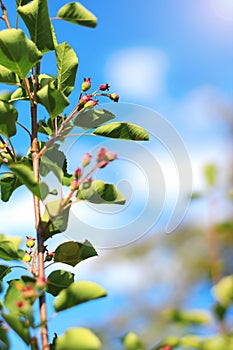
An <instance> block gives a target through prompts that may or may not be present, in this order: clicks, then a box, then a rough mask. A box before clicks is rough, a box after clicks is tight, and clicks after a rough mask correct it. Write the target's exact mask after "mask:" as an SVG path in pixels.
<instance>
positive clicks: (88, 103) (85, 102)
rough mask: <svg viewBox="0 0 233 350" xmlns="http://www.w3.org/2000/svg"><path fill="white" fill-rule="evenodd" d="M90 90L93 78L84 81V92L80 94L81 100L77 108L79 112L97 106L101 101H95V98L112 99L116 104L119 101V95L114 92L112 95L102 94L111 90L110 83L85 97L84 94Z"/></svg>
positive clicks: (102, 85)
mask: <svg viewBox="0 0 233 350" xmlns="http://www.w3.org/2000/svg"><path fill="white" fill-rule="evenodd" d="M90 88H91V78H88V79H86V78H84V81H83V83H82V92H81V94H80V98H79V102H78V108H77V109H78V111H80V110H85V109H87V108H90V107H94V106H95V105H97V103H98V102H99V100H96V99H93V97H96V96H105V97H108V98H110V99H111V100H112V101H114V102H118V101H119V95H118V94H117V93H115V92H114V93H111V94H110V93H103V92H102V91H108V90H109V89H110V86H109V85H108V83H105V84H101V85H100V87H99V88H98V89H97V90H96V91H95V92H93V93H92V94H86V95H83V93H84V92H87V91H88V90H90Z"/></svg>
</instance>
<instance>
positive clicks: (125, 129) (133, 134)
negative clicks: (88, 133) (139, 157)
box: [93, 122, 149, 141]
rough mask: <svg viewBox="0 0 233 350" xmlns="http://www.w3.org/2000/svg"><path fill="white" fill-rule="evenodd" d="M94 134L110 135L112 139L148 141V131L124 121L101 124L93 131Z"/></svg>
mask: <svg viewBox="0 0 233 350" xmlns="http://www.w3.org/2000/svg"><path fill="white" fill-rule="evenodd" d="M93 133H94V134H95V135H99V136H105V137H110V138H114V139H124V140H134V141H148V140H149V135H148V133H147V132H146V131H145V130H144V129H143V128H142V127H140V126H138V125H135V124H132V123H126V122H113V123H110V124H107V125H102V126H100V127H99V128H98V129H96V130H95V131H94V132H93Z"/></svg>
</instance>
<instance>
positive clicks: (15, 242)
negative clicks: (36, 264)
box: [0, 234, 24, 261]
mask: <svg viewBox="0 0 233 350" xmlns="http://www.w3.org/2000/svg"><path fill="white" fill-rule="evenodd" d="M20 242H21V239H17V238H15V237H8V236H4V235H2V234H0V258H1V259H3V260H6V261H8V260H22V257H23V256H24V251H23V250H22V249H19V245H20Z"/></svg>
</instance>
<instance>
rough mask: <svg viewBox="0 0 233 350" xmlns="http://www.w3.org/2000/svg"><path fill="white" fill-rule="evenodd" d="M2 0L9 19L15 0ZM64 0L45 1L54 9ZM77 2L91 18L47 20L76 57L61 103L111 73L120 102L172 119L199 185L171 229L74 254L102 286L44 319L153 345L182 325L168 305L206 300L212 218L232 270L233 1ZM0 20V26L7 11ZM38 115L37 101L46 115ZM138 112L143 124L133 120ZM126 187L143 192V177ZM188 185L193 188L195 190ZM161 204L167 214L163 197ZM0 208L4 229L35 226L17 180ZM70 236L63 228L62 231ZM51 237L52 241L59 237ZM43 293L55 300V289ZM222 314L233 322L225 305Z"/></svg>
mask: <svg viewBox="0 0 233 350" xmlns="http://www.w3.org/2000/svg"><path fill="white" fill-rule="evenodd" d="M4 3H5V5H6V7H7V9H8V11H9V15H10V20H11V21H12V23H13V22H14V20H15V19H14V15H12V14H13V13H14V10H15V8H14V2H13V1H12V0H5V1H4ZM65 3H66V1H62V0H61V1H60V0H59V1H49V8H50V14H51V16H52V17H54V16H55V15H56V13H57V11H58V9H59V8H60V7H61V6H62V5H64V4H65ZM82 4H83V5H85V6H86V7H87V8H88V9H90V10H91V11H92V12H93V13H95V14H96V16H97V17H98V20H99V23H98V26H97V28H96V29H94V30H92V29H88V28H85V27H78V26H75V25H72V24H69V23H65V22H62V21H59V20H55V21H54V22H53V24H54V27H55V29H56V32H57V39H58V42H63V41H67V42H68V43H69V44H70V45H71V46H72V47H73V48H74V49H75V51H76V53H77V55H78V58H79V70H78V75H77V86H76V88H75V89H74V91H73V92H72V95H71V97H70V101H71V105H70V107H68V108H67V114H68V113H69V111H71V110H72V107H73V106H74V105H75V103H76V102H77V96H79V92H80V84H81V82H82V80H83V78H84V77H91V78H92V82H93V86H96V87H98V86H99V85H100V84H102V83H105V82H108V83H109V84H110V85H111V88H112V90H113V91H116V92H117V93H118V94H119V95H120V101H121V102H123V103H132V104H137V105H141V106H144V107H145V108H149V109H150V110H153V111H155V113H159V114H160V115H161V116H163V117H164V118H165V119H166V120H167V121H168V122H170V123H171V124H172V127H173V128H174V130H176V132H177V133H178V134H179V137H180V139H181V140H183V142H184V145H185V147H186V149H187V152H188V155H189V159H190V162H191V167H192V174H193V176H192V179H191V182H192V186H193V192H194V195H193V196H192V197H193V200H192V201H191V204H190V205H189V207H188V210H187V213H186V216H185V218H184V220H183V221H182V223H181V224H180V225H179V226H178V228H176V230H175V231H174V232H172V234H170V235H167V234H165V229H164V227H163V225H162V226H156V224H155V225H154V226H153V227H152V228H151V229H150V230H149V231H148V232H147V234H146V235H144V236H143V237H142V238H141V239H138V240H137V241H136V242H134V243H132V244H130V245H127V246H124V247H121V248H117V249H116V248H115V249H98V253H99V256H98V257H96V258H92V260H88V261H85V262H83V263H81V264H80V265H78V266H77V267H76V268H75V269H74V270H75V273H76V274H77V279H86V280H91V281H94V282H97V283H100V284H102V285H103V286H104V287H105V288H106V289H107V291H108V297H107V298H105V299H103V300H99V301H95V302H90V303H87V304H83V305H81V306H79V307H77V308H74V309H72V310H70V311H67V312H64V314H63V313H61V314H60V315H58V316H57V317H56V318H53V317H52V318H51V325H50V330H51V332H56V333H57V334H58V335H59V334H62V333H63V332H64V330H65V329H66V328H67V327H72V326H86V327H89V328H91V329H92V330H94V331H95V332H97V333H98V334H100V336H101V337H102V339H104V342H105V344H106V347H105V348H106V349H116V350H117V349H121V345H120V337H121V336H123V335H124V334H125V333H126V332H128V331H131V330H133V331H135V332H137V333H138V334H139V335H140V336H141V337H142V339H144V341H145V342H146V343H147V344H148V345H150V346H152V345H154V344H156V342H158V341H159V340H160V339H161V338H162V337H163V336H165V335H177V334H178V335H179V334H185V332H186V331H187V328H185V327H181V326H177V325H176V324H174V323H167V319H166V317H165V315H164V310H165V309H166V308H169V307H177V308H180V307H182V308H185V309H192V308H194V309H202V310H211V308H212V305H213V302H214V301H213V294H212V291H211V286H212V282H211V278H210V276H211V274H210V271H211V259H210V257H209V256H210V254H211V247H210V245H209V241H208V232H209V230H210V229H213V227H214V230H215V233H216V235H215V236H216V242H217V260H218V263H219V264H221V270H222V273H223V275H228V274H230V273H232V268H233V259H232V247H233V239H232V230H233V229H232V227H233V225H232V220H231V217H232V204H231V196H232V155H233V154H232V117H233V65H232V62H233V40H232V32H233V1H232V0H205V1H201V0H196V1H194V0H174V1H169V0H155V1H152V0H148V1H139V0H134V1H132V0H129V1H123V0H119V1H117V2H112V1H107V0H102V1H101V2H100V1H99V2H96V1H94V0H86V1H85V0H84V1H82ZM20 25H22V23H21V22H20ZM0 26H1V29H3V27H4V23H3V21H2V23H0ZM53 59H54V56H53V54H47V58H46V61H45V63H44V65H42V71H43V72H44V73H49V74H56V66H55V63H54V61H53ZM2 89H9V86H7V87H6V86H2ZM17 107H18V108H19V111H20V120H21V121H23V122H24V121H25V120H26V118H27V115H28V113H29V111H28V106H27V104H26V103H25V102H20V103H18V105H17ZM45 115H46V112H45V110H43V109H42V110H41V118H43V117H44V116H45ZM138 118H140V117H138ZM141 118H143V116H141ZM126 119H127V116H126ZM134 122H135V123H137V122H138V124H141V125H143V121H142V120H140V119H138V120H137V119H135V121H134ZM152 132H155V131H154V130H152ZM27 142H28V140H27V136H25V134H23V132H22V131H20V132H19V136H17V137H16V138H13V143H14V145H15V147H16V149H19V150H20V151H21V152H24V151H25V150H26V149H27V147H28V143H27ZM85 142H86V141H84V146H82V147H81V151H80V153H79V152H77V158H78V159H77V160H76V159H75V158H74V156H72V162H75V161H77V163H78V161H79V159H80V156H81V153H82V151H83V150H84V151H85V149H86V148H87V147H89V146H88V144H86V143H85ZM91 146H92V147H93V145H91ZM86 150H88V149H86ZM165 153H166V152H165ZM153 156H154V157H155V158H156V154H153ZM164 157H166V155H164ZM160 158H161V154H160ZM208 164H212V165H213V166H212V170H213V169H215V168H216V171H214V172H215V176H214V177H215V178H216V181H214V183H213V186H210V183H209V182H208V176H205V171H204V169H205V167H206V165H208ZM77 165H78V164H77ZM116 167H117V163H116ZM210 168H211V167H210ZM171 169H173V168H172V166H171V168H170V163H169V162H168V164H167V165H166V171H165V172H163V176H164V179H165V180H166V181H168V183H169V184H170V187H169V188H170V190H171V192H172V190H173V187H174V186H175V182H173V179H171V178H172V177H173V175H172V174H173V173H172V170H171ZM106 171H107V173H103V176H106V177H107V178H108V179H109V180H111V176H112V178H113V179H114V176H113V173H114V169H113V168H112V170H111V168H109V169H108V170H106ZM111 171H112V173H111ZM170 171H171V172H170ZM125 172H126V171H125ZM130 176H133V174H130ZM155 179H156V177H155ZM117 181H119V179H117ZM133 190H134V191H138V192H140V188H138V189H137V188H135V187H134V188H133ZM167 191H168V197H169V190H167ZM230 191H231V194H230ZM186 195H187V198H188V197H191V193H186ZM194 198H195V199H194ZM144 200H145V199H144ZM164 212H165V215H166V206H165V208H164ZM25 213H27V215H26V216H27V219H25V215H24V214H25ZM144 214H145V213H144ZM127 215H128V213H127ZM146 215H150V212H147V213H146ZM151 215H152V214H151ZM0 217H1V219H0V225H1V227H0V229H1V232H3V233H5V234H9V235H17V236H22V237H25V235H32V236H33V235H34V234H35V232H34V226H33V207H32V202H31V197H30V194H29V193H27V191H26V190H25V191H23V190H21V189H19V190H18V191H16V192H15V193H14V194H13V196H12V199H11V201H10V202H9V203H7V204H5V203H1V204H0ZM132 218H133V212H132ZM145 218H146V216H145ZM165 219H166V218H165ZM129 220H130V217H129ZM98 224H99V223H98ZM78 229H79V227H78V225H77V228H76V230H77V232H78ZM93 230H94V228H93ZM84 234H85V233H84ZM82 235H83V232H82ZM66 239H67V237H65V236H62V237H61V238H59V241H61V242H62V241H63V240H66ZM77 239H78V237H77ZM56 243H57V240H56ZM49 244H50V247H51V249H52V248H53V245H54V242H49ZM51 270H52V267H51ZM51 270H50V269H48V273H49V272H50V271H51ZM49 304H50V305H49V309H50V311H52V299H51V300H50V299H49ZM228 322H229V325H230V324H231V325H232V324H233V317H232V315H231V313H230V312H229V315H228ZM191 331H193V332H196V333H197V334H203V335H206V336H207V335H211V334H215V333H216V331H217V325H216V323H215V322H211V323H210V324H209V325H208V326H207V327H204V328H203V327H196V328H191ZM12 341H13V344H14V347H15V348H16V347H17V346H18V347H19V346H21V347H20V349H23V348H22V345H19V344H20V341H19V339H18V338H17V337H14V336H12Z"/></svg>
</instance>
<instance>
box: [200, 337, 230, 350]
mask: <svg viewBox="0 0 233 350" xmlns="http://www.w3.org/2000/svg"><path fill="white" fill-rule="evenodd" d="M200 348H201V350H233V337H232V336H227V335H225V334H224V335H216V336H213V337H211V338H209V339H206V340H204V341H203V342H202V343H201V347H200Z"/></svg>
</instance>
